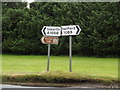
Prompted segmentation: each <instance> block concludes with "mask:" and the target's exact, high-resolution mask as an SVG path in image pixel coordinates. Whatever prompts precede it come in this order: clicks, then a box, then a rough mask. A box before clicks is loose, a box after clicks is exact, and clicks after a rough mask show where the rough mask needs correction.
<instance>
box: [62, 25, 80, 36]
mask: <svg viewBox="0 0 120 90" xmlns="http://www.w3.org/2000/svg"><path fill="white" fill-rule="evenodd" d="M61 27H62V36H70V35H79V33H80V31H81V28H80V27H79V25H69V26H61Z"/></svg>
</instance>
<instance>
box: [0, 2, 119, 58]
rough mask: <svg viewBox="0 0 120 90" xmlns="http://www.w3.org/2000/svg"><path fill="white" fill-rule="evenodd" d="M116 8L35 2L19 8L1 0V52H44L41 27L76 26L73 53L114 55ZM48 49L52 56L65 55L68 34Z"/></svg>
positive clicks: (116, 48)
mask: <svg viewBox="0 0 120 90" xmlns="http://www.w3.org/2000/svg"><path fill="white" fill-rule="evenodd" d="M14 4H15V3H14ZM15 5H18V4H15ZM20 5H21V4H20ZM118 11H119V3H78V2H66V3H65V2H64V3H63V2H59V3H58V2H36V3H31V8H30V9H27V8H25V6H24V3H23V5H22V8H21V6H19V5H18V6H16V8H15V7H13V5H9V3H7V6H6V3H3V18H2V22H3V23H2V27H3V31H2V32H3V53H14V54H46V53H47V45H43V44H42V43H41V41H40V38H41V37H42V33H41V29H42V27H43V26H62V25H79V26H80V27H81V29H82V31H81V33H80V35H78V36H73V42H72V44H73V45H72V48H73V54H77V55H88V56H91V55H97V56H107V55H112V56H118V54H119V51H120V47H119V46H120V42H119V36H120V31H119V24H120V22H119V12H118ZM51 49H52V51H51V52H52V55H68V50H69V37H67V36H66V37H60V42H59V44H58V45H52V47H51Z"/></svg>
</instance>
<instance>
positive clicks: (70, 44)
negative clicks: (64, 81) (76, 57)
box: [69, 36, 72, 72]
mask: <svg viewBox="0 0 120 90" xmlns="http://www.w3.org/2000/svg"><path fill="white" fill-rule="evenodd" d="M69 56H70V72H72V36H69Z"/></svg>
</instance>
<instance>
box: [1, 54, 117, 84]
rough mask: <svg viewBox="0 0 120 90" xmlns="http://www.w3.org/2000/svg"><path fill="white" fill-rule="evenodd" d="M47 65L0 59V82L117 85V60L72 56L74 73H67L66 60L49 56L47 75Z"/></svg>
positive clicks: (42, 59)
mask: <svg viewBox="0 0 120 90" xmlns="http://www.w3.org/2000/svg"><path fill="white" fill-rule="evenodd" d="M46 63H47V56H36V55H3V56H2V65H3V66H2V70H3V77H2V78H3V82H34V83H35V82H38V83H42V82H45V83H74V82H96V83H100V82H101V83H102V82H104V83H116V82H118V59H117V58H96V57H80V56H73V72H69V57H68V56H51V62H50V72H46Z"/></svg>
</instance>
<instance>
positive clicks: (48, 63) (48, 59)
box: [47, 44, 50, 71]
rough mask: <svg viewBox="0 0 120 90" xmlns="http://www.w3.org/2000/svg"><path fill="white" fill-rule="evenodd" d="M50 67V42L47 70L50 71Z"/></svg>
mask: <svg viewBox="0 0 120 90" xmlns="http://www.w3.org/2000/svg"><path fill="white" fill-rule="evenodd" d="M49 67H50V44H48V61H47V71H49Z"/></svg>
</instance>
